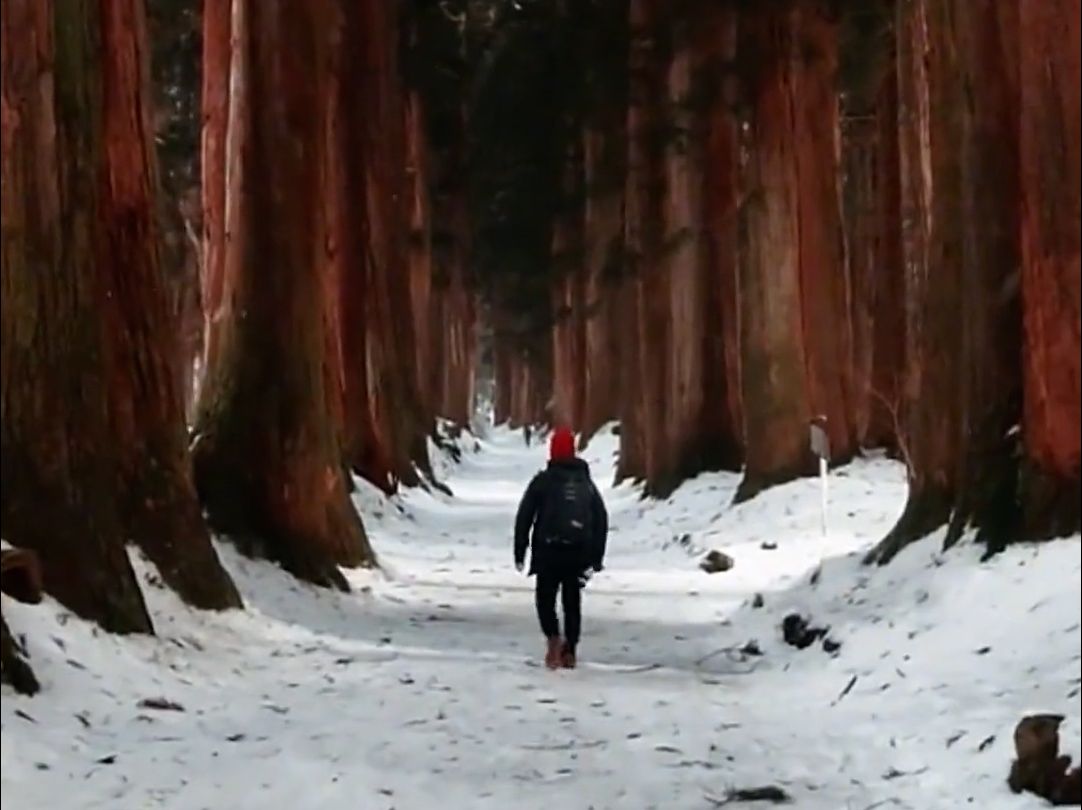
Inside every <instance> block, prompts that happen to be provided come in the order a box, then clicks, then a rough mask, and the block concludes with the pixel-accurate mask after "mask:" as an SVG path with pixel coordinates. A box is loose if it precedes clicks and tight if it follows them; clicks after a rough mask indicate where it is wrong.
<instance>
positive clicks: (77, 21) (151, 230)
mask: <svg viewBox="0 0 1082 810" xmlns="http://www.w3.org/2000/svg"><path fill="white" fill-rule="evenodd" d="M3 13H4V16H3V21H4V28H3V31H4V49H3V53H4V60H5V63H4V68H5V69H4V86H3V87H4V106H5V109H6V110H7V111H8V112H7V114H6V116H5V117H6V118H7V121H6V124H5V138H4V146H3V180H4V183H3V187H4V221H3V258H4V261H3V290H4V295H3V353H4V360H3V402H4V407H3V420H2V421H3V427H2V433H3V468H4V474H5V486H4V489H3V501H2V503H3V507H2V515H3V533H4V536H5V538H6V539H8V540H10V542H12V543H15V544H17V545H22V546H26V547H28V548H32V549H34V550H36V551H37V552H38V553H39V555H40V557H41V561H42V568H43V575H44V584H45V587H46V590H48V591H49V592H51V593H53V594H54V595H55V596H56V597H57V598H58V599H60V600H61V601H62V602H64V603H65V604H67V605H68V606H69V607H71V608H72V609H73V610H75V611H76V612H77V613H79V614H80V615H82V616H85V617H88V618H91V619H95V620H97V621H98V622H99V623H101V624H102V625H103V626H104V627H106V628H107V629H110V630H116V631H149V630H150V629H151V626H150V620H149V617H148V616H147V613H146V608H145V606H144V604H143V600H142V596H141V594H140V593H139V589H138V586H137V584H136V582H135V579H134V576H133V574H132V571H131V567H130V565H129V563H128V559H127V556H126V554H125V551H124V543H125V541H126V540H128V539H131V540H134V541H135V542H137V543H138V544H139V545H140V546H141V548H142V549H143V550H144V551H145V552H146V553H147V555H148V556H149V557H150V558H151V559H152V560H153V561H154V562H155V563H157V565H158V567H159V569H160V571H161V573H162V575H163V578H164V579H165V580H166V581H167V582H168V583H169V584H170V585H172V586H173V587H174V588H176V589H177V591H178V592H179V593H180V594H181V596H183V597H184V598H185V599H187V600H188V601H190V602H192V603H193V604H197V605H200V606H203V607H228V606H232V605H237V604H239V597H238V596H237V593H236V591H235V589H234V588H233V585H232V582H231V581H230V580H229V577H228V575H227V574H226V573H225V572H224V570H223V569H222V568H221V566H220V564H219V562H218V559H217V556H216V555H215V553H214V550H213V548H212V547H211V545H210V541H209V538H208V536H207V533H206V529H205V527H204V526H203V524H202V521H201V519H200V515H199V510H198V506H197V504H196V502H195V498H194V490H193V488H192V482H191V477H190V470H189V468H188V463H187V458H186V451H185V437H184V425H183V404H182V397H181V392H180V390H179V385H178V380H177V377H176V375H175V373H174V367H173V365H172V362H173V360H174V359H175V357H176V352H175V346H174V345H173V344H172V343H171V341H170V339H169V335H170V330H171V327H170V324H169V319H168V315H167V307H166V304H165V300H164V291H163V290H164V285H163V278H162V268H161V264H160V255H159V242H158V237H159V235H158V231H157V229H156V226H155V210H154V206H155V193H156V180H157V177H156V170H155V163H154V156H153V151H152V147H151V145H150V134H149V133H150V127H149V117H148V104H147V98H148V93H147V78H148V77H147V65H146V63H145V62H144V61H143V60H144V59H145V54H146V49H145V37H146V31H145V19H144V17H143V10H142V5H141V4H140V3H137V2H118V3H112V4H97V3H92V2H85V3H65V4H57V5H53V4H39V3H9V4H5V6H4V12H3ZM28 32H29V33H28ZM136 404H138V407H136Z"/></svg>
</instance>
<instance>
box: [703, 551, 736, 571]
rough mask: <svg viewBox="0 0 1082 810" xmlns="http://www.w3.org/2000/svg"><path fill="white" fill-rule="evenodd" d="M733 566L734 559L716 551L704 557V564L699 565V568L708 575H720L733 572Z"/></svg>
mask: <svg viewBox="0 0 1082 810" xmlns="http://www.w3.org/2000/svg"><path fill="white" fill-rule="evenodd" d="M733 565H734V563H733V558H732V557H730V556H729V555H728V554H725V553H724V552H722V551H718V550H717V549H715V550H714V551H711V552H710V553H709V554H707V555H706V556H705V557H703V559H702V562H700V563H699V568H701V569H702V570H703V571H705V572H706V573H708V574H720V573H723V572H725V571H729V570H732V567H733Z"/></svg>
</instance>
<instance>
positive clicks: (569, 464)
mask: <svg viewBox="0 0 1082 810" xmlns="http://www.w3.org/2000/svg"><path fill="white" fill-rule="evenodd" d="M608 530H609V526H608V514H607V512H606V511H605V503H604V501H603V500H602V499H601V494H600V493H599V492H598V491H597V487H596V486H595V485H594V482H593V479H592V478H591V477H590V467H589V465H588V464H587V463H586V462H585V461H584V460H583V459H581V458H578V457H577V456H576V455H575V437H574V436H573V435H572V433H571V431H570V430H568V429H567V428H557V429H556V430H555V431H553V433H552V438H551V440H550V442H549V462H548V465H547V466H546V467H545V469H543V470H541V471H540V472H539V473H537V474H536V475H535V476H534V477H533V480H531V481H530V484H529V486H528V487H526V492H525V494H523V496H522V501H521V502H520V503H519V507H518V513H517V514H516V516H515V568H516V569H517V570H519V571H521V570H523V567H524V565H525V561H526V551H527V549H529V550H530V551H531V554H530V570H529V574H530V575H536V577H537V580H536V585H535V591H534V598H535V603H536V608H537V618H538V621H539V622H540V624H541V632H542V633H544V634H545V640H546V649H545V666H547V667H548V668H549V669H557V668H559V667H564V668H567V669H573V668H574V667H575V665H576V655H577V649H578V643H579V637H580V634H581V632H582V589H583V587H585V585H586V582H587V580H588V579H589V578H590V576H591V575H592V574H593V573H594V572H596V571H601V570H602V568H603V567H604V561H605V546H606V542H607V537H608ZM557 594H559V595H560V597H561V602H562V603H563V613H564V633H563V635H562V636H561V634H560V621H559V618H558V617H557V615H556V597H557Z"/></svg>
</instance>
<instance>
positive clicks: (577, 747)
mask: <svg viewBox="0 0 1082 810" xmlns="http://www.w3.org/2000/svg"><path fill="white" fill-rule="evenodd" d="M604 745H608V742H607V741H606V740H592V741H590V742H584V743H580V742H577V741H575V740H572V741H571V742H566V743H556V744H554V745H523V746H520V747H521V748H522V749H523V750H526V751H581V750H583V749H585V748H600V747H602V746H604Z"/></svg>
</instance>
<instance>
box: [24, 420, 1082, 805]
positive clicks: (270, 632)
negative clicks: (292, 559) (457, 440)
mask: <svg viewBox="0 0 1082 810" xmlns="http://www.w3.org/2000/svg"><path fill="white" fill-rule="evenodd" d="M615 447H616V438H615V437H614V436H612V435H611V433H608V432H605V433H603V434H602V435H600V436H599V437H597V438H596V439H595V441H594V442H592V443H591V445H590V447H589V448H588V449H587V451H586V453H585V455H586V458H587V459H588V460H589V461H590V462H591V465H592V467H593V469H594V473H595V476H596V478H597V480H598V482H599V484H600V485H601V488H602V492H603V495H604V496H605V498H606V501H607V503H608V506H609V510H610V513H611V517H612V521H611V522H612V531H611V534H610V543H609V546H610V553H609V557H608V561H607V562H608V566H607V569H606V570H605V571H604V572H603V573H602V574H600V575H598V576H597V577H596V578H595V579H594V581H592V582H591V583H590V585H589V587H588V588H587V590H586V592H585V595H584V612H585V626H584V640H583V644H582V648H581V658H582V665H581V667H580V668H579V669H578V670H576V671H572V672H556V673H552V672H548V671H546V670H544V669H542V668H540V667H539V666H538V664H539V662H540V659H541V654H542V640H541V636H540V632H539V630H538V629H537V624H536V619H535V617H534V612H533V600H532V580H530V579H528V578H527V577H525V576H524V575H522V574H518V573H516V572H515V571H514V568H513V567H512V564H511V563H512V555H511V536H510V533H511V523H512V519H513V514H514V509H515V506H516V504H517V501H518V498H519V496H520V494H521V492H522V490H523V488H524V487H525V485H526V483H527V481H528V480H529V477H530V476H531V475H532V474H533V473H534V472H535V471H536V470H537V469H538V468H539V467H540V466H541V465H542V464H543V462H544V452H545V449H544V447H543V446H540V445H535V446H532V447H525V446H524V444H523V441H522V437H521V435H520V434H518V433H511V432H507V431H499V430H497V431H494V432H493V434H492V435H491V436H490V437H488V438H487V439H484V440H479V441H477V442H476V443H475V442H474V440H473V439H472V438H467V439H465V440H464V441H463V444H462V449H463V458H462V462H461V463H460V464H457V465H452V464H450V463H447V464H445V465H443V469H442V470H441V473H442V475H443V476H444V478H445V480H446V481H447V483H448V484H449V486H450V488H451V489H452V491H453V493H454V495H453V497H449V496H446V495H444V494H440V493H428V492H423V491H420V490H416V491H411V492H407V493H405V494H404V495H403V496H402V497H400V498H396V499H392V500H387V499H385V498H383V497H382V496H380V495H378V494H377V493H376V492H375V491H374V490H372V489H371V488H369V487H367V486H364V485H362V487H361V490H360V491H359V493H358V494H357V496H356V501H357V504H358V507H359V508H360V509H361V511H362V513H363V515H364V518H365V522H366V525H368V526H369V529H370V533H371V536H372V542H373V545H374V547H375V548H376V549H377V551H378V553H379V554H380V555H381V558H382V560H383V564H384V569H385V570H384V572H383V573H380V574H373V573H371V572H352V573H350V574H349V576H350V578H351V581H352V584H353V585H354V586H355V592H354V593H352V594H349V595H341V594H336V593H331V592H328V591H324V590H319V589H315V588H311V587H308V586H306V585H302V584H300V583H298V582H296V581H294V580H292V579H291V578H290V577H288V576H287V575H285V574H283V573H282V572H280V571H279V570H278V569H276V568H274V567H273V566H270V565H268V564H265V563H260V562H253V561H250V560H247V559H245V558H242V557H240V556H239V555H237V554H236V553H235V552H234V551H233V550H232V548H231V547H230V546H229V545H228V544H222V545H221V546H220V550H221V553H222V555H223V559H224V561H225V563H226V565H227V567H228V568H229V569H230V571H231V573H233V575H234V576H235V578H236V580H237V583H238V586H239V587H240V589H241V591H242V593H243V596H244V599H245V602H246V604H247V605H248V610H247V611H246V612H235V611H234V612H230V613H225V614H206V613H200V612H196V611H192V610H189V609H187V608H185V607H183V606H181V605H180V604H179V602H178V601H177V600H176V598H175V597H174V596H173V595H172V594H170V593H169V592H168V591H165V590H163V589H162V588H161V587H157V588H155V587H153V586H154V583H155V579H156V575H155V573H154V572H153V570H152V568H151V567H150V566H148V565H147V564H146V563H144V562H142V561H141V560H139V561H137V570H138V572H139V574H140V577H141V578H142V579H143V580H144V582H145V583H146V584H147V585H149V586H150V587H148V588H147V591H148V593H149V597H148V599H149V603H150V607H151V611H152V614H153V618H154V621H155V624H156V626H157V627H158V628H159V631H160V638H157V639H147V638H134V639H132V638H128V639H125V638H117V637H113V636H107V635H105V634H102V633H100V632H97V631H95V630H93V629H92V628H91V627H90V625H87V624H85V623H83V622H80V621H78V620H76V619H74V618H71V617H70V616H68V615H67V614H66V613H65V612H64V611H63V610H62V609H61V608H59V606H57V605H56V604H55V603H52V602H47V603H46V605H45V606H43V607H38V608H31V607H27V606H23V605H17V604H14V603H9V602H8V601H5V603H4V611H5V614H7V613H8V611H9V610H10V611H11V614H12V615H14V616H15V617H16V619H17V626H19V627H21V628H29V632H28V644H29V647H30V654H31V660H32V661H33V662H34V665H35V667H36V668H37V670H38V673H39V675H40V676H41V677H42V679H43V682H44V685H45V692H44V693H43V694H42V695H41V696H39V697H38V698H35V699H24V698H18V697H14V696H11V695H10V694H9V692H8V691H6V690H5V692H4V704H3V730H4V734H3V757H4V763H5V766H4V772H3V790H4V797H5V802H7V801H9V800H11V798H12V797H17V798H16V799H15V801H14V803H13V805H12V806H18V807H27V808H37V807H42V808H44V807H50V806H55V800H56V796H57V795H59V794H58V792H57V791H58V780H59V781H61V782H65V783H66V784H67V785H68V788H67V789H68V791H69V794H68V795H69V796H70V797H71V802H70V806H76V805H78V806H80V807H100V808H106V807H108V808H127V807H131V808H146V807H169V808H221V807H229V808H233V809H234V810H241V808H253V809H254V808H260V810H265V808H268V807H296V808H345V807H364V808H383V809H384V810H387V809H388V808H396V810H411V809H413V808H440V807H442V808H467V807H469V808H475V807H492V808H497V807H500V808H508V807H514V808H547V807H562V808H583V810H585V809H586V808H597V810H600V809H601V808H629V809H631V808H634V810H646V808H651V807H657V808H666V810H668V809H669V808H703V807H710V806H711V797H712V798H714V799H715V800H716V799H721V798H724V796H725V795H726V792H727V791H728V790H729V789H730V788H734V787H735V788H750V787H759V786H762V785H768V784H776V785H779V786H781V787H782V788H784V790H785V791H786V792H787V793H789V794H790V795H792V796H793V797H794V799H796V800H797V806H800V807H802V808H804V807H808V808H831V810H837V808H846V807H853V808H861V809H863V808H865V807H867V806H869V805H871V804H873V803H874V802H876V801H881V800H889V799H893V800H895V801H894V803H893V804H891V805H889V806H892V807H911V808H917V807H920V808H922V810H927V809H928V808H939V807H944V808H945V807H960V806H964V805H965V802H966V800H967V798H968V797H969V796H977V797H979V800H978V805H977V806H982V807H1024V806H1025V805H1024V804H1022V805H1020V804H1017V803H1014V804H1011V803H999V804H997V801H1000V802H1009V801H1010V800H1011V798H1012V797H1010V796H1009V794H1007V795H1006V796H1004V795H1003V793H1004V791H1003V785H1002V780H1003V777H1004V775H1005V769H1006V765H1005V764H1004V763H1005V762H1006V761H1007V760H1008V759H1009V756H1010V752H1009V746H1010V744H1009V740H1008V737H1009V734H1010V728H1012V727H1013V721H1014V720H1016V719H1017V716H1018V713H1019V711H1020V710H1023V709H1025V708H1027V707H1028V703H1030V702H1032V701H1034V700H1038V701H1040V699H1042V698H1044V699H1046V702H1047V703H1048V705H1049V706H1052V707H1055V706H1058V705H1060V704H1061V703H1062V702H1063V700H1064V699H1065V695H1066V693H1067V691H1068V690H1069V689H1070V688H1071V683H1070V680H1071V678H1072V677H1074V678H1075V679H1076V680H1077V658H1075V660H1073V661H1072V660H1071V658H1070V655H1069V654H1068V653H1069V651H1070V650H1071V648H1072V645H1071V644H1062V643H1061V644H1054V645H1053V644H1050V641H1049V639H1050V638H1051V639H1053V641H1054V639H1055V637H1056V634H1062V633H1063V632H1065V631H1067V630H1069V628H1070V626H1071V625H1072V624H1073V625H1074V627H1075V632H1076V633H1077V627H1078V621H1079V618H1078V617H1079V610H1080V608H1079V606H1078V604H1077V600H1076V599H1075V598H1074V595H1072V588H1073V594H1077V590H1078V587H1079V564H1078V558H1079V555H1078V544H1077V542H1074V541H1068V542H1065V543H1062V544H1055V545H1053V546H1049V547H1046V548H1045V549H1044V551H1042V552H1041V553H1040V554H1039V556H1038V555H1037V554H1035V552H1034V551H1033V549H1017V550H1012V551H1011V552H1009V553H1008V554H1007V555H1004V557H1003V558H1002V562H1001V563H1000V564H998V565H997V566H995V567H990V566H985V567H979V566H976V565H975V564H974V563H973V560H972V559H970V557H971V556H973V555H976V554H977V553H978V551H977V550H976V549H969V550H966V549H963V550H960V551H959V552H958V553H957V554H956V555H955V556H956V557H957V561H956V563H955V562H952V561H951V559H948V560H947V561H946V562H943V561H942V560H939V561H938V562H936V559H937V558H936V556H935V555H934V554H933V553H931V547H930V546H928V545H918V546H916V547H914V549H913V550H911V551H908V552H907V553H906V554H904V555H903V556H902V557H901V558H899V560H898V561H897V562H896V563H895V565H894V566H891V568H890V569H880V570H876V571H874V572H872V571H870V570H868V569H863V568H861V567H860V566H859V563H858V559H859V554H850V552H859V551H862V550H863V549H866V548H867V547H868V546H869V545H871V544H872V543H874V542H875V541H876V540H877V539H878V538H879V537H880V536H881V534H882V532H883V531H885V530H886V529H887V528H889V525H890V524H891V523H892V521H893V520H894V519H895V518H896V517H897V513H898V510H899V509H900V508H901V504H902V502H903V500H904V475H903V473H902V471H901V470H900V468H899V467H898V466H897V465H895V464H893V463H891V462H887V461H876V460H872V461H861V462H857V463H854V464H853V465H850V466H849V467H848V468H846V469H843V470H840V471H838V472H837V473H836V475H835V481H834V484H833V486H834V489H833V492H834V499H835V500H834V504H835V507H834V513H833V514H832V531H831V533H830V535H829V536H828V537H826V538H823V537H820V536H819V531H818V512H817V510H818V504H819V501H818V498H819V493H818V487H817V484H816V482H815V481H801V482H796V483H794V484H791V485H788V486H785V487H780V488H777V489H775V490H771V491H770V492H768V493H764V495H763V496H760V497H759V498H756V499H754V500H753V501H751V502H749V503H747V504H743V505H741V506H740V507H736V508H730V507H729V503H730V500H731V496H732V492H733V489H734V488H735V486H736V484H737V483H738V478H737V477H736V476H732V475H724V474H718V475H707V476H700V477H699V478H697V479H695V480H694V481H692V482H689V483H688V484H687V485H685V486H684V487H683V488H682V489H681V490H680V491H679V492H678V493H677V494H676V496H675V497H674V498H673V499H672V500H671V501H669V502H666V503H649V502H643V501H641V500H640V499H639V497H638V492H637V490H636V489H635V488H633V487H631V486H630V485H622V486H620V487H616V488H613V487H612V486H611V480H612V475H611V473H612V466H613V453H614V450H615ZM764 544H765V545H766V548H764V547H763V546H764ZM775 545H776V546H777V548H771V546H775ZM710 548H722V549H724V550H725V551H726V552H728V553H730V554H732V556H733V557H734V558H735V560H736V566H735V568H734V569H733V570H732V571H730V572H727V573H724V574H718V575H715V576H707V575H706V574H704V573H702V572H701V571H699V570H698V569H697V562H698V559H699V557H700V556H701V554H702V553H703V552H704V551H705V550H707V549H710ZM970 551H972V555H971V554H970ZM824 558H825V559H826V560H827V561H826V562H825V564H824V567H823V568H822V573H821V574H820V575H819V577H818V578H817V579H818V585H816V586H812V585H810V584H809V581H810V580H811V579H813V577H812V572H813V571H814V570H815V569H816V567H817V566H818V565H819V563H820V561H821V560H823V559H824ZM832 558H837V559H832ZM1027 561H1028V565H1029V566H1030V569H1028V570H1027V569H1026V568H1019V566H1020V565H1024V564H1026V563H1027ZM1034 566H1036V567H1039V568H1047V569H1048V573H1049V581H1051V577H1052V575H1053V574H1054V573H1055V572H1057V571H1059V572H1061V573H1060V580H1063V579H1064V578H1063V577H1062V572H1064V571H1066V572H1068V576H1067V577H1066V581H1062V582H1060V583H1059V584H1056V585H1055V586H1054V587H1051V588H1050V589H1048V592H1047V593H1044V594H1036V593H1032V589H1031V588H1027V587H1026V586H1025V583H1024V582H1023V580H1022V579H1021V575H1022V574H1026V575H1028V576H1040V575H1041V574H1040V572H1039V571H1034V570H1032V568H1033V567H1034ZM873 574H874V576H873ZM1012 583H1014V584H1012ZM756 594H761V595H762V599H763V602H764V606H763V607H761V608H755V607H753V606H752V605H751V602H752V600H753V598H754V596H755V595H756ZM1029 595H1031V597H1032V598H1031V599H1030V601H1032V602H1034V603H1037V604H1036V605H1034V606H1033V607H1032V610H1030V611H1029V612H1027V609H1026V608H1030V605H1029V604H1026V605H1025V607H1024V608H1022V607H1020V604H1021V603H1020V601H1019V600H1020V599H1023V598H1029ZM1069 604H1070V605H1073V607H1068V605H1069ZM975 605H980V611H976V610H974V606H975ZM791 609H807V610H810V611H811V612H812V613H813V614H814V615H815V616H816V617H817V618H821V619H822V620H823V621H825V622H827V623H829V624H830V625H831V627H832V634H833V635H835V636H836V637H838V638H839V639H840V640H841V641H842V643H843V647H842V650H841V652H840V653H839V654H837V655H835V656H831V655H828V654H827V653H825V652H824V651H822V650H821V649H819V648H818V647H816V648H813V649H808V650H804V651H800V652H798V651H795V650H792V649H791V648H789V647H786V646H785V645H784V644H783V643H782V641H781V639H780V637H779V633H778V630H777V627H778V624H779V622H780V620H781V618H782V616H783V615H784V614H785V613H786V612H788V611H789V610H791ZM1072 611H1073V612H1072ZM978 613H979V614H980V615H976V614H978ZM1040 628H1047V633H1042V632H1040ZM750 640H755V642H756V646H758V647H759V649H760V650H761V652H762V655H755V654H747V653H742V652H740V648H742V647H744V646H745V645H746V643H747V642H748V641H750ZM986 646H987V647H989V648H990V649H988V650H986V651H985V652H983V653H981V654H980V655H978V654H977V653H976V652H974V651H976V650H978V649H979V648H982V647H986ZM1073 646H1076V645H1073ZM1050 647H1051V649H1050ZM1042 649H1043V652H1042V653H1041V655H1043V656H1044V659H1043V660H1044V663H1042V664H1041V666H1042V667H1043V671H1047V672H1050V673H1051V674H1050V675H1049V677H1047V678H1044V679H1042V680H1041V682H1040V683H1039V684H1037V683H1036V682H1034V681H1033V680H1032V678H1029V679H1027V677H1026V675H1025V671H1026V668H1027V667H1030V666H1031V665H1032V664H1033V663H1034V661H1035V660H1036V659H1035V658H1034V656H1035V655H1036V653H1035V652H1034V651H1037V650H1042ZM1057 656H1059V657H1057ZM1072 668H1073V672H1074V676H1071V675H1070V673H1071V672H1072ZM847 686H848V691H846V688H847ZM1075 689H1076V694H1077V685H1075ZM843 692H844V694H843ZM1046 707H1047V706H1046ZM1072 724H1073V725H1072ZM16 725H18V727H19V734H18V735H15V734H9V733H8V732H9V730H11V729H13V728H14V727H15V726H16ZM952 738H954V742H953V743H950V744H948V742H949V740H950V739H952ZM1076 738H1077V718H1069V719H1068V727H1066V728H1065V739H1068V740H1069V739H1076ZM9 791H12V792H9ZM1016 801H1017V800H1016ZM5 806H7V805H6V803H5Z"/></svg>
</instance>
